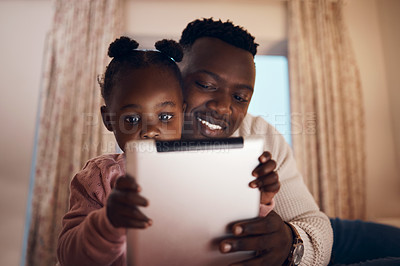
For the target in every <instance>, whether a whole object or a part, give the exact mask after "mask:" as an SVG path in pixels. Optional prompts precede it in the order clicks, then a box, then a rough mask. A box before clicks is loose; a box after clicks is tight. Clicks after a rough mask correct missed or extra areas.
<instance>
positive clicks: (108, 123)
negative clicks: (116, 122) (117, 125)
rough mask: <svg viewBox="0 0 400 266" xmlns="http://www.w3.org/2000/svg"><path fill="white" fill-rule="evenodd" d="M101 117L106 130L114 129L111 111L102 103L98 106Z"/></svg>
mask: <svg viewBox="0 0 400 266" xmlns="http://www.w3.org/2000/svg"><path fill="white" fill-rule="evenodd" d="M100 112H101V118H103V124H104V126H105V127H106V128H107V129H108V131H114V128H113V121H112V117H111V113H110V112H109V110H108V107H107V106H105V105H103V106H102V107H100Z"/></svg>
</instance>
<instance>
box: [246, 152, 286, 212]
mask: <svg viewBox="0 0 400 266" xmlns="http://www.w3.org/2000/svg"><path fill="white" fill-rule="evenodd" d="M258 161H259V162H260V164H259V165H258V166H257V167H256V168H255V169H254V170H253V172H252V175H253V176H254V177H256V180H253V181H251V182H250V183H249V186H250V187H252V188H259V189H260V191H261V204H269V203H271V200H272V198H273V197H274V195H275V194H276V193H277V192H278V191H279V188H280V187H281V185H280V183H279V177H278V174H277V173H276V172H275V171H274V170H275V168H276V162H275V161H274V160H272V159H271V153H269V152H267V151H266V152H264V153H263V154H262V155H261V156H260V157H259V158H258Z"/></svg>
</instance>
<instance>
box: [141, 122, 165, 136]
mask: <svg viewBox="0 0 400 266" xmlns="http://www.w3.org/2000/svg"><path fill="white" fill-rule="evenodd" d="M160 134H161V133H160V130H159V129H158V127H157V126H151V125H150V126H147V127H146V128H142V130H141V132H140V138H141V139H156V138H159V137H160Z"/></svg>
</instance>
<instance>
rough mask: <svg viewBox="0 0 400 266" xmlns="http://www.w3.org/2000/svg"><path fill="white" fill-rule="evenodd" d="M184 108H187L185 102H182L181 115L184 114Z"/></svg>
mask: <svg viewBox="0 0 400 266" xmlns="http://www.w3.org/2000/svg"><path fill="white" fill-rule="evenodd" d="M186 107H187V104H186V102H183V106H182V113H185V112H186Z"/></svg>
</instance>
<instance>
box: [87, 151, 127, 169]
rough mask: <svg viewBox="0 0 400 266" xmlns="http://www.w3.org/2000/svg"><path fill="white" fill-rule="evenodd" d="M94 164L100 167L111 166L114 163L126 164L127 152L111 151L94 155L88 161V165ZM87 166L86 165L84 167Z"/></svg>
mask: <svg viewBox="0 0 400 266" xmlns="http://www.w3.org/2000/svg"><path fill="white" fill-rule="evenodd" d="M89 164H94V165H96V166H97V167H99V168H104V167H110V166H113V165H120V166H124V165H125V154H124V153H110V154H103V155H100V156H97V157H94V158H92V159H90V160H89V161H87V162H86V165H85V166H87V165H89ZM84 168H85V167H84Z"/></svg>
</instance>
